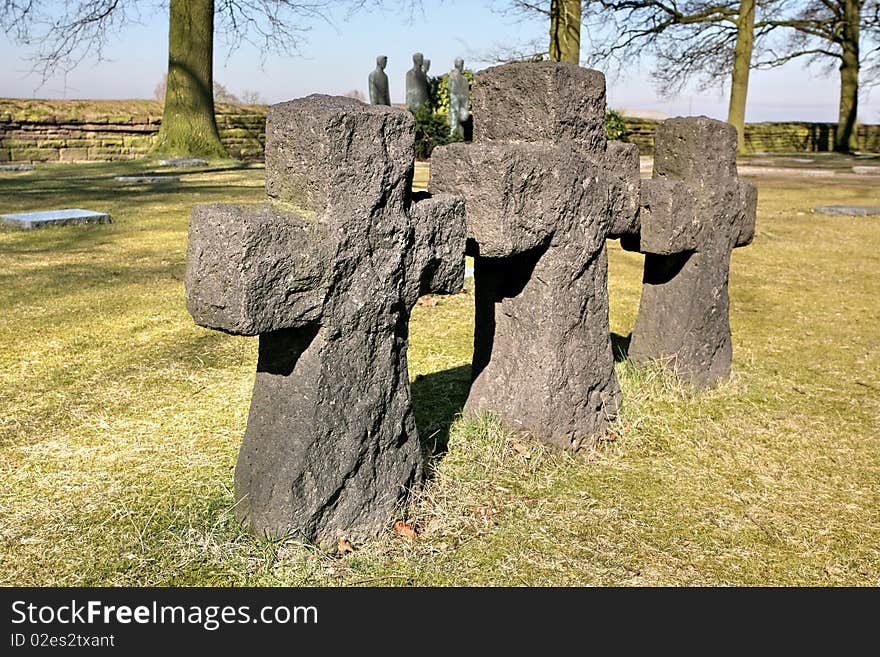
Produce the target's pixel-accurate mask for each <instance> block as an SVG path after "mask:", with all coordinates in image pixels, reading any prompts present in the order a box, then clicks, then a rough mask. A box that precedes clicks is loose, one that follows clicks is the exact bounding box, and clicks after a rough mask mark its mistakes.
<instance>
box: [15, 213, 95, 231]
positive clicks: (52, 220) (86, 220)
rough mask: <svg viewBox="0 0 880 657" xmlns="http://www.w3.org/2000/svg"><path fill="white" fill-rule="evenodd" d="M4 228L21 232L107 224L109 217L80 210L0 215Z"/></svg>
mask: <svg viewBox="0 0 880 657" xmlns="http://www.w3.org/2000/svg"><path fill="white" fill-rule="evenodd" d="M0 219H2V221H3V225H4V226H9V227H10V228H19V229H21V230H34V229H36V228H45V227H46V226H69V225H72V224H109V223H112V220H111V219H110V215H109V214H107V213H106V212H92V211H91V210H82V209H80V208H66V209H64V210H49V211H48V212H21V213H18V214H0Z"/></svg>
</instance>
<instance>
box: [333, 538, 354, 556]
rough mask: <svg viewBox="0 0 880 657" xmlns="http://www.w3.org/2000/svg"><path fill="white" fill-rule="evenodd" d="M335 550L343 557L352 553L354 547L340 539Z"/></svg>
mask: <svg viewBox="0 0 880 657" xmlns="http://www.w3.org/2000/svg"><path fill="white" fill-rule="evenodd" d="M336 549H337V550H338V551H339V554H341V555H342V556H345V555H346V554H351V553H352V552H354V545H352V544H351V541H349V540H348V539H345V538H340V539H339V541H338V542H337V543H336Z"/></svg>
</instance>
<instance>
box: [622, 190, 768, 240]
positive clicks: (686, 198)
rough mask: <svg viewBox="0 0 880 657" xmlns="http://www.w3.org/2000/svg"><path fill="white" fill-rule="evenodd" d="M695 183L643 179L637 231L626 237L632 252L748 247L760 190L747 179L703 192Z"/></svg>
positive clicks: (752, 236)
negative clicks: (719, 245) (721, 245)
mask: <svg viewBox="0 0 880 657" xmlns="http://www.w3.org/2000/svg"><path fill="white" fill-rule="evenodd" d="M704 191H705V188H704V187H703V186H701V185H695V184H694V183H693V182H691V181H686V180H672V179H668V178H653V179H650V180H642V181H641V189H640V211H639V215H638V221H637V223H636V227H635V230H633V231H631V232H624V233H623V234H622V235H621V245H622V246H623V248H624V249H626V250H628V251H638V252H641V253H652V254H655V255H672V254H674V253H684V252H687V251H700V250H703V249H705V248H707V246H708V245H709V244H710V243H712V242H717V241H720V242H726V243H729V247H730V248H734V247H740V246H746V245H748V244H750V243H751V241H752V239H753V238H754V235H755V217H756V209H757V201H758V192H757V189H756V188H755V186H754V185H753V184H752V183H750V182H748V181H743V180H725V181H722V184H721V185H719V186H718V187H716V188H715V189H713V190H711V193H710V194H708V195H703V193H704Z"/></svg>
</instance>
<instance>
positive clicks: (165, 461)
mask: <svg viewBox="0 0 880 657" xmlns="http://www.w3.org/2000/svg"><path fill="white" fill-rule="evenodd" d="M147 170H151V168H150V165H148V164H146V163H120V164H93V165H78V166H60V167H44V168H41V169H39V170H37V171H35V172H31V173H15V174H12V173H3V174H0V176H2V177H0V211H2V212H12V211H28V210H34V209H45V208H60V207H84V208H88V209H94V210H103V211H109V212H111V214H112V215H113V219H114V223H113V224H111V225H108V226H88V227H67V228H57V229H45V230H40V231H34V232H13V231H6V230H4V231H2V232H0V276H2V285H0V309H2V312H0V345H2V350H0V399H2V401H0V583H2V584H16V585H50V584H73V585H79V584H128V585H137V584H157V585H162V584H170V585H197V584H198V585H211V584H218V585H226V584H254V585H264V584H265V585H269V584H275V585H300V584H359V585H360V584H363V585H369V584H384V585H394V584H401V585H410V584H422V585H435V584H436V585H447V584H458V585H471V584H529V585H546V584H610V585H618V584H643V585H665V584H671V585H688V584H693V585H701V584H743V585H752V584H755V585H761V584H812V585H827V584H830V585H841V584H847V585H858V584H866V585H878V584H880V437H878V436H880V431H878V429H880V422H878V418H880V412H878V411H880V408H878V406H880V403H878V399H880V394H878V389H880V382H878V376H877V372H878V371H880V358H878V348H877V343H878V340H877V336H878V320H880V276H878V272H880V255H878V254H880V222H878V220H877V219H876V218H873V219H872V218H865V217H862V218H853V217H840V216H836V217H828V216H821V215H814V214H812V213H811V208H812V207H814V206H816V205H820V204H831V203H863V204H871V205H880V184H878V181H877V178H876V177H875V178H872V177H869V176H865V177H861V178H858V177H845V178H842V179H833V178H832V179H824V178H823V179H816V178H809V179H807V178H805V179H791V178H788V179H783V178H772V177H761V178H756V179H755V180H756V182H757V184H758V185H759V189H760V194H761V196H760V206H759V223H758V233H757V236H756V239H755V243H754V244H753V245H752V246H750V247H748V248H744V249H738V250H737V251H736V252H735V254H734V257H733V265H732V274H731V297H732V300H731V321H732V325H733V335H734V349H735V359H734V376H733V377H732V379H731V380H730V381H729V382H727V383H725V384H723V385H721V386H719V387H718V388H716V389H714V390H711V391H708V392H704V393H696V392H693V391H692V390H690V389H688V388H686V387H684V386H682V385H680V384H679V383H678V382H677V381H675V380H674V379H673V378H672V377H670V376H668V375H667V374H665V373H664V372H663V371H661V370H658V369H652V368H649V369H635V368H633V367H631V366H630V365H629V364H627V363H626V362H621V363H619V364H618V373H619V375H620V378H621V383H622V386H623V390H624V401H625V405H624V408H623V414H622V416H621V419H620V421H619V422H618V424H617V425H616V427H615V430H614V433H613V435H612V436H611V437H610V439H609V440H606V441H603V442H602V443H600V444H598V445H597V446H596V447H595V448H594V449H592V450H590V451H588V452H586V453H578V454H566V453H559V452H557V451H555V450H553V449H551V448H548V447H545V446H543V445H542V444H540V443H538V442H537V441H531V440H525V439H522V438H514V437H513V436H511V435H509V434H508V433H506V432H505V431H504V430H503V428H502V427H500V426H498V425H497V424H496V423H494V422H493V421H492V420H491V419H484V420H482V421H473V422H461V421H456V422H454V421H455V417H456V416H455V414H456V412H457V410H458V409H459V408H460V406H461V403H462V402H463V399H464V396H465V395H466V393H467V383H468V379H469V372H468V365H469V361H470V353H471V331H472V321H473V320H472V304H473V295H472V289H471V290H469V291H470V293H468V294H459V295H454V296H450V297H437V299H438V301H439V303H438V304H437V305H436V306H430V305H420V306H417V307H416V309H415V312H414V316H413V321H412V324H411V327H412V329H411V335H412V340H411V347H410V353H409V364H410V374H411V377H412V378H413V380H414V385H413V389H414V398H415V402H416V411H417V416H418V421H419V426H420V429H421V433H422V435H423V438H424V439H425V442H426V444H427V445H428V446H429V447H435V446H436V448H437V450H438V451H440V452H441V454H440V455H439V456H437V457H435V459H434V460H433V462H432V467H431V470H432V473H433V479H432V480H431V481H430V482H429V484H428V486H427V487H426V488H425V490H424V491H423V492H422V493H421V495H420V498H419V500H418V501H417V503H415V504H414V505H413V507H412V510H411V511H410V515H409V516H408V518H407V519H409V520H411V521H413V522H414V523H415V524H416V527H417V528H418V529H419V531H420V537H419V539H418V540H416V541H413V542H408V541H405V540H402V539H398V538H395V537H394V536H392V535H391V532H390V531H389V534H388V536H387V537H385V538H383V539H382V540H380V541H378V542H377V543H375V544H373V545H367V546H357V547H358V550H357V551H356V552H355V554H353V555H350V556H348V557H346V558H345V559H344V560H340V559H338V558H336V557H334V556H331V555H325V554H322V553H319V552H317V551H315V550H313V549H311V548H309V547H307V546H302V545H298V544H295V543H290V542H284V541H275V542H267V541H263V540H258V539H255V538H253V537H251V536H249V535H247V534H244V533H243V532H242V531H241V530H240V529H239V527H238V525H237V524H236V522H235V521H234V518H233V514H232V505H233V496H232V490H231V489H232V470H233V467H234V464H235V459H236V455H237V450H238V446H239V444H240V440H241V435H242V433H243V431H244V426H245V422H246V418H247V410H248V403H249V398H250V388H251V385H252V381H253V372H254V367H255V361H256V340H255V339H252V338H235V337H230V336H226V335H223V334H220V333H216V332H211V331H207V330H205V329H201V328H199V327H197V326H195V325H194V324H193V322H192V320H191V319H190V317H189V316H188V314H187V312H186V309H185V307H184V302H183V301H184V300H183V282H182V277H183V269H184V253H185V244H186V228H187V220H188V215H189V211H190V209H191V207H192V205H193V204H195V203H199V202H210V201H249V200H258V199H260V198H261V197H262V194H263V191H262V177H263V172H262V170H261V169H260V168H244V169H242V168H234V167H226V168H224V170H215V171H212V170H197V171H193V172H183V180H182V181H181V183H179V184H168V183H162V184H159V185H155V184H154V185H149V184H147V185H131V184H122V183H117V182H114V181H113V176H114V175H120V174H122V173H132V172H139V171H147ZM426 174H427V172H426V171H424V170H419V171H417V175H416V181H415V183H416V185H417V186H420V185H421V186H423V185H424V182H425V181H426V178H427V176H426ZM640 281H641V257H640V256H638V255H635V254H631V253H625V252H623V251H621V250H620V249H619V248H618V247H617V246H616V244H611V254H610V292H611V300H612V303H611V328H612V331H613V332H614V333H616V334H618V335H620V336H626V335H627V334H628V333H629V331H630V330H631V327H632V324H633V321H634V319H635V314H636V311H637V308H638V299H639V291H640ZM453 422H454V424H452V427H451V431H450V424H451V423H453ZM447 440H448V451H447V452H446V453H445V454H443V453H442V452H443V450H442V447H443V445H444V444H445V443H446V442H447Z"/></svg>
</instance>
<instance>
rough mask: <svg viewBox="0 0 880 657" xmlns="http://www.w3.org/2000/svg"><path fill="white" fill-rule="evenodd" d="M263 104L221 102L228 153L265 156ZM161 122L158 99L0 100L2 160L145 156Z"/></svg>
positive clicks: (221, 124)
mask: <svg viewBox="0 0 880 657" xmlns="http://www.w3.org/2000/svg"><path fill="white" fill-rule="evenodd" d="M267 109H268V108H267V107H266V106H265V105H231V104H222V103H221V104H218V105H217V106H216V112H217V127H218V129H219V130H220V138H221V139H222V140H223V144H224V145H225V146H226V148H227V150H228V151H229V154H230V155H231V156H232V157H234V158H237V159H242V160H260V159H262V157H263V147H264V134H265V131H266V112H267ZM161 123H162V103H161V102H159V101H156V100H22V99H8V98H7V99H0V162H86V161H95V160H128V159H135V158H140V157H144V156H145V155H146V154H147V152H149V150H150V148H151V147H152V145H153V141H154V140H155V138H156V135H157V134H158V132H159V126H160V124H161Z"/></svg>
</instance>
